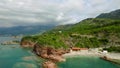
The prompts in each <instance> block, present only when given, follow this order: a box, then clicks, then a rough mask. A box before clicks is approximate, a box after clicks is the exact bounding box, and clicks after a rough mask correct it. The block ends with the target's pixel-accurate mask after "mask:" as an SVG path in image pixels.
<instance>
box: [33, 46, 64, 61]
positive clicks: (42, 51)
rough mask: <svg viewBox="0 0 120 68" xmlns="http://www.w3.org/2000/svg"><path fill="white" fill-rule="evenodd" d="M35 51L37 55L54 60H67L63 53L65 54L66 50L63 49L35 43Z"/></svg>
mask: <svg viewBox="0 0 120 68" xmlns="http://www.w3.org/2000/svg"><path fill="white" fill-rule="evenodd" d="M33 52H34V53H35V54H36V55H38V56H40V57H42V58H44V59H48V60H51V61H53V62H62V61H65V59H64V57H63V56H62V55H63V54H65V53H66V51H65V50H62V49H54V48H52V47H47V46H40V45H35V46H34V48H33Z"/></svg>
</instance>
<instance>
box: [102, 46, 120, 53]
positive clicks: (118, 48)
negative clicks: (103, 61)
mask: <svg viewBox="0 0 120 68" xmlns="http://www.w3.org/2000/svg"><path fill="white" fill-rule="evenodd" d="M104 50H107V51H109V52H120V46H111V47H109V48H104Z"/></svg>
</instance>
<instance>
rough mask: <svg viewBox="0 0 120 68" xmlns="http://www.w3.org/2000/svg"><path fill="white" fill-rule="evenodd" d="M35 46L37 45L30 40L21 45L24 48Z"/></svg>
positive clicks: (22, 42) (23, 41)
mask: <svg viewBox="0 0 120 68" xmlns="http://www.w3.org/2000/svg"><path fill="white" fill-rule="evenodd" d="M35 44H36V43H34V42H32V41H30V40H22V41H21V43H20V45H21V46H22V47H34V45H35Z"/></svg>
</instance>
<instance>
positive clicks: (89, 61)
mask: <svg viewBox="0 0 120 68" xmlns="http://www.w3.org/2000/svg"><path fill="white" fill-rule="evenodd" d="M58 66H59V68H120V66H119V65H116V64H113V63H111V62H108V61H104V60H101V59H100V58H98V57H84V56H82V57H74V58H73V57H72V58H67V61H66V62H64V63H58Z"/></svg>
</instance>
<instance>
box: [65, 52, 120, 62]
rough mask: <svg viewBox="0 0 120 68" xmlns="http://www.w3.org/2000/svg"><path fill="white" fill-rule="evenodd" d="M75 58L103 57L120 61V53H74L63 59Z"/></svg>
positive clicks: (66, 55)
mask: <svg viewBox="0 0 120 68" xmlns="http://www.w3.org/2000/svg"><path fill="white" fill-rule="evenodd" d="M75 56H94V57H103V56H106V57H107V58H109V59H111V60H118V61H120V53H109V52H108V53H103V52H91V51H73V52H70V53H67V54H64V55H63V57H65V58H67V57H75Z"/></svg>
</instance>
